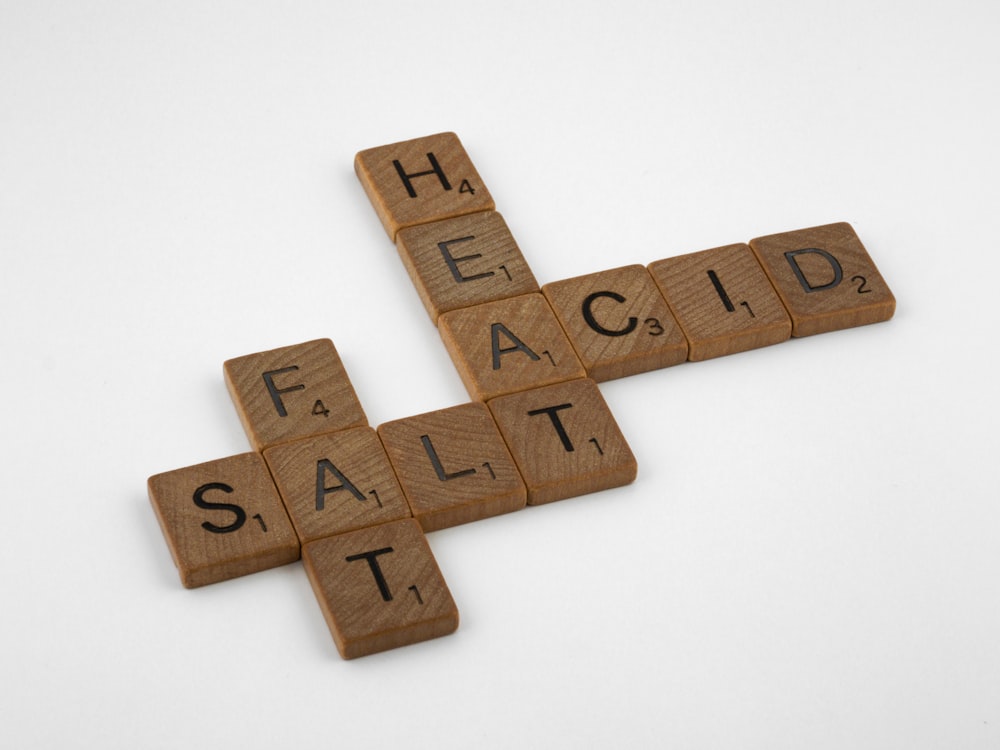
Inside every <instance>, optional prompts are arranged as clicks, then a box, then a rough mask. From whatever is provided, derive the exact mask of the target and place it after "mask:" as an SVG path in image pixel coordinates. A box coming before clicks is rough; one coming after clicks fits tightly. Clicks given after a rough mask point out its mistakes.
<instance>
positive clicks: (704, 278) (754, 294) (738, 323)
mask: <svg viewBox="0 0 1000 750" xmlns="http://www.w3.org/2000/svg"><path fill="white" fill-rule="evenodd" d="M648 268H649V272H650V274H651V275H652V277H653V279H654V280H655V281H656V283H657V285H658V286H659V287H660V291H662V292H663V296H664V298H665V299H666V300H667V304H668V305H669V306H670V309H671V310H672V311H673V313H674V317H675V318H676V319H677V322H678V323H679V324H680V327H681V329H682V330H683V331H684V335H685V337H686V338H687V340H688V346H689V352H688V359H689V360H690V361H692V362H699V361H702V360H705V359H710V358H712V357H720V356H723V355H726V354H735V353H736V352H742V351H747V350H749V349H756V348H757V347H761V346H768V345H770V344H777V343H779V342H782V341H786V340H788V338H789V337H790V336H791V330H792V324H791V320H790V319H789V317H788V313H787V312H786V311H785V307H784V305H782V304H781V300H780V299H778V295H777V294H775V291H774V288H773V287H772V286H771V282H770V281H768V278H767V276H766V275H765V274H764V271H763V269H761V267H760V264H759V263H758V262H757V260H756V258H755V257H754V255H753V252H752V251H751V250H750V248H749V246H747V245H745V244H736V245H726V246H724V247H717V248H713V249H711V250H702V251H701V252H697V253H690V254H688V255H679V256H677V257H674V258H666V259H664V260H658V261H656V262H654V263H651V264H650V265H649V266H648Z"/></svg>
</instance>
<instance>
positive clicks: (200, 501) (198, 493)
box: [194, 482, 247, 534]
mask: <svg viewBox="0 0 1000 750" xmlns="http://www.w3.org/2000/svg"><path fill="white" fill-rule="evenodd" d="M209 490H220V491H222V492H232V491H233V488H232V487H230V486H229V485H228V484H223V483H222V482H209V483H208V484H203V485H202V486H201V487H199V488H198V489H196V490H195V491H194V504H195V505H197V506H198V507H199V508H204V509H205V510H228V511H229V512H230V513H234V514H236V520H235V521H233V522H232V523H231V524H229V525H228V526H216V525H215V524H214V523H209V522H208V521H205V522H204V523H203V524H202V525H201V527H202V528H203V529H205V530H206V531H211V532H212V533H213V534H227V533H229V532H230V531H236V530H237V529H238V528H240V527H241V526H242V525H243V524H244V522H245V521H246V520H247V514H246V511H245V510H243V508H241V507H240V506H238V505H233V504H232V503H210V502H208V500H205V499H204V497H203V496H204V494H205V493H206V492H208V491H209Z"/></svg>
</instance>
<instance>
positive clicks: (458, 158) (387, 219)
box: [354, 133, 494, 240]
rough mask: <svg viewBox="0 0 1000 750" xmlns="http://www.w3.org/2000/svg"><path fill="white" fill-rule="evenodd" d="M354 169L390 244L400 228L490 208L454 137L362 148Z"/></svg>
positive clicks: (442, 135) (490, 201) (447, 135)
mask: <svg viewBox="0 0 1000 750" xmlns="http://www.w3.org/2000/svg"><path fill="white" fill-rule="evenodd" d="M354 171H355V172H357V175H358V179H359V180H361V186H362V187H363V188H364V189H365V193H367V194H368V199H369V200H370V201H371V202H372V206H373V207H374V208H375V212H376V213H377V214H378V217H379V219H381V220H382V225H383V226H384V227H385V231H386V232H388V234H389V238H390V239H392V240H395V239H396V233H397V232H398V231H399V230H400V229H403V228H404V227H410V226H414V225H416V224H426V223H428V222H431V221H441V220H442V219H450V218H452V217H453V216H463V215H464V214H471V213H475V212H477V211H492V210H493V208H494V205H493V198H492V197H490V193H489V191H488V190H487V189H486V186H485V185H484V184H483V181H482V180H481V179H480V177H479V173H478V172H476V168H475V166H473V164H472V160H471V159H469V155H468V154H467V153H466V152H465V148H464V147H463V146H462V142H461V141H459V140H458V136H457V135H455V134H454V133H438V134H437V135H429V136H425V137H423V138H415V139H413V140H410V141H402V142H400V143H392V144H389V145H388V146H378V147H376V148H370V149H366V150H365V151H361V152H359V153H358V154H357V156H355V158H354Z"/></svg>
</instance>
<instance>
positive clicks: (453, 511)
mask: <svg viewBox="0 0 1000 750" xmlns="http://www.w3.org/2000/svg"><path fill="white" fill-rule="evenodd" d="M378 434H379V437H380V438H381V439H382V442H383V443H384V444H385V450H386V453H388V455H389V460H390V461H391V462H392V465H393V467H394V468H395V469H396V475H397V476H398V477H399V483H400V485H402V487H403V492H404V493H405V494H406V499H407V501H408V502H409V504H410V510H411V511H412V512H413V516H414V518H416V519H417V520H418V521H419V522H420V525H421V526H422V527H423V529H424V531H434V530H436V529H443V528H447V527H449V526H457V525H458V524H462V523H468V522H470V521H477V520H479V519H481V518H488V517H490V516H496V515H499V514H501V513H509V512H511V511H515V510H519V509H521V508H523V507H524V504H525V500H526V498H527V495H526V493H525V489H524V482H522V481H521V475H520V474H519V473H518V471H517V468H516V467H515V465H514V461H513V459H512V458H511V455H510V451H508V450H507V446H506V444H505V443H504V441H503V438H502V437H501V436H500V432H499V430H497V426H496V423H494V421H493V417H491V416H490V412H489V410H488V409H487V408H486V407H485V406H484V405H483V404H481V403H478V402H473V403H469V404H461V405H460V406H453V407H450V408H447V409H440V410H438V411H433V412H428V413H426V414H418V415H417V416H413V417H407V418H405V419H397V420H395V421H394V422H386V423H385V424H383V425H379V428H378Z"/></svg>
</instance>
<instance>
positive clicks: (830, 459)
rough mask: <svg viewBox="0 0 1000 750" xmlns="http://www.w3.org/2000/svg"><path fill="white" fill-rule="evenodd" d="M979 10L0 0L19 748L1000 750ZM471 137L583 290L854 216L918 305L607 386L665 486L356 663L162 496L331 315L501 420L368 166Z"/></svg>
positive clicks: (565, 507) (417, 375)
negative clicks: (598, 277) (588, 276)
mask: <svg viewBox="0 0 1000 750" xmlns="http://www.w3.org/2000/svg"><path fill="white" fill-rule="evenodd" d="M998 30H1000V10H998V6H997V5H996V4H995V3H989V2H984V1H983V0H958V1H957V2H948V3H945V2H940V1H938V0H922V1H920V2H914V3H910V4H907V5H900V4H898V3H893V2H888V1H887V0H867V1H866V2H855V1H853V0H848V1H847V2H841V3H829V2H822V1H820V0H806V1H805V2H795V3H792V2H782V1H781V0H764V1H763V2H760V3H755V4H745V3H739V2H733V1H731V0H716V1H711V0H709V1H707V2H687V1H686V0H682V1H680V2H667V3H652V2H641V1H639V0H623V1H622V2H618V3H608V2H601V3H598V2H576V3H564V2H559V3H527V2H519V1H515V2H509V3H504V4H501V5H497V4H486V3H481V2H462V3H459V2H452V1H445V0H434V1H429V2H421V3H402V2H400V3H392V2H386V1H384V0H376V1H374V2H368V3H352V4H348V3H346V2H325V3H322V2H303V3H296V4H294V5H289V4H286V3H277V2H266V1H264V0H261V1H260V2H228V1H219V2H209V3H204V2H198V3H195V2H187V0H181V1H180V2H175V3H170V4H156V3H125V2H116V1H114V0H109V1H107V2H96V1H94V2H62V1H60V0H52V1H51V2H37V3H18V2H5V3H2V4H0V102H2V105H0V252H2V253H3V256H2V257H3V260H4V269H3V271H2V273H0V321H2V323H0V352H3V356H4V362H3V366H2V367H0V393H2V394H3V396H4V398H3V419H2V421H0V430H2V432H0V435H2V441H3V442H2V448H3V452H2V454H0V455H2V459H0V460H2V466H3V469H4V471H3V481H2V483H0V536H2V540H3V541H2V542H0V571H2V573H0V601H2V602H3V608H2V609H3V614H2V616H0V634H2V636H3V637H2V639H0V673H2V674H3V680H2V682H0V705H2V706H3V720H2V721H0V745H2V746H4V747H11V748H56V747H59V748H62V747H67V746H100V747H102V748H130V749H131V748H135V747H137V746H138V747H149V748H152V747H163V748H176V747H184V748H189V749H191V748H210V747H241V748H257V747H261V748H262V747H273V746H275V745H278V744H280V745H282V746H284V747H297V748H306V747H332V746H337V747H340V746H343V747H348V746H352V747H359V746H363V747H435V748H445V747H454V748H469V747H475V748H510V747H513V746H517V747H526V748H527V747H546V748H549V747H567V748H570V747H572V748H578V747H594V748H604V747H706V748H720V747H733V748H768V749H769V750H770V749H773V748H783V747H787V748H803V747H809V748H852V749H856V748H878V750H885V749H886V748H901V749H902V748H905V749H906V750H913V749H914V748H949V749H950V748H996V747H998V746H1000V639H998V638H997V633H998V631H1000V585H998V582H997V581H998V576H997V571H998V569H1000V544H998V541H1000V540H998V537H1000V508H998V503H997V500H998V495H997V490H996V481H995V477H994V474H995V471H994V464H995V460H994V455H993V454H994V453H995V450H996V447H997V441H996V436H995V424H996V422H997V419H998V417H1000V410H998V402H997V395H996V393H997V391H996V386H995V375H994V367H993V364H994V360H995V356H994V351H993V350H994V349H995V340H996V330H997V323H998V317H997V312H996V310H997V307H996V304H995V302H994V300H993V296H994V295H993V294H992V287H993V283H994V280H995V278H996V277H997V273H998V271H1000V268H998V263H997V252H996V251H997V243H996V240H995V236H996V231H995V228H994V227H993V217H994V214H995V213H996V207H997V198H998V193H997V189H996V184H995V175H996V174H997V171H998V169H1000V154H998V145H997V144H998V139H997V135H996V134H997V133H998V132H1000V109H998V98H997V86H998V83H1000V52H998V47H997V45H996V44H995V37H996V32H997V31H998ZM443 130H453V131H455V132H457V133H458V134H459V136H460V137H461V138H462V140H463V142H464V144H465V146H466V148H467V149H468V150H469V152H470V155H471V157H472V159H473V161H474V162H475V164H476V166H477V168H478V170H479V171H480V173H481V175H482V177H483V179H484V181H485V182H486V183H487V185H488V186H489V188H490V191H491V192H492V193H493V196H494V198H495V200H496V203H497V206H498V208H499V210H501V211H502V212H503V214H504V216H505V218H506V219H507V221H508V223H509V225H510V227H511V229H512V231H513V233H514V235H515V237H516V238H517V240H518V242H519V244H520V246H521V248H522V250H523V251H524V254H525V256H526V258H527V260H528V262H529V263H530V264H531V267H532V269H533V271H534V273H535V275H536V276H537V278H538V280H539V281H540V282H542V283H545V282H548V281H554V280H558V279H561V278H567V277H570V276H574V275H578V274H582V273H588V272H592V271H598V270H602V269H607V268H612V267H616V266H620V265H625V264H628V263H643V264H647V263H649V262H651V261H654V260H658V259H660V258H665V257H669V256H672V255H678V254H681V253H686V252H692V251H695V250H701V249H705V248H710V247H717V246H720V245H724V244H728V243H731V242H740V241H746V240H749V239H751V238H752V237H755V236H760V235H764V234H770V233H774V232H780V231H785V230H791V229H798V228H802V227H807V226H814V225H818V224H825V223H830V222H834V221H849V222H851V223H852V224H853V225H854V227H855V229H856V230H857V232H858V234H859V236H860V237H861V239H862V241H863V242H864V243H865V245H866V246H867V248H868V250H869V252H870V253H871V255H872V256H873V258H874V259H875V262H876V263H877V264H878V266H879V269H880V270H881V272H882V274H883V275H884V276H885V278H886V280H887V282H888V283H889V285H890V287H891V288H892V290H893V292H894V293H895V295H896V298H897V302H898V308H897V313H896V316H895V318H894V319H893V320H892V321H890V322H888V323H882V324H878V325H873V326H867V327H864V328H858V329H852V330H848V331H841V332H837V333H831V334H825V335H822V336H816V337H812V338H808V339H798V340H792V341H789V342H787V343H784V344H781V345H778V346H774V347H769V348H766V349H761V350H757V351H753V352H748V353H744V354H739V355H734V356H731V357H725V358H721V359H717V360H713V361H709V362H703V363H697V364H692V363H688V364H684V365H680V366H677V367H674V368H669V369H665V370H660V371H657V372H652V373H648V374H644V375H640V376H634V377H631V378H625V379H622V380H618V381H613V382H609V383H604V384H602V385H601V390H602V392H603V394H604V396H605V398H606V399H607V401H608V403H609V405H610V407H611V409H612V411H613V412H614V414H615V417H616V418H617V420H618V422H619V425H620V426H621V428H622V431H623V432H624V434H625V436H626V438H627V439H628V441H629V443H630V445H631V446H632V448H633V450H634V452H635V454H636V457H637V460H638V463H639V476H638V479H637V480H636V482H635V483H634V484H632V485H630V486H628V487H625V488H621V489H616V490H611V491H607V492H602V493H596V494H593V495H589V496H585V497H579V498H574V499H571V500H566V501H562V502H559V503H554V504H552V505H549V506H544V507H538V508H527V509H525V510H524V511H520V512H518V513H514V514H510V515H507V516H503V517H498V518H494V519H490V520H487V521H482V522H478V523H475V524H469V525H467V526H462V527H457V528H452V529H447V530H443V531H439V532H434V533H432V534H430V535H429V541H430V544H431V547H432V549H433V551H434V553H435V556H436V557H437V560H438V563H439V564H440V566H441V568H442V571H443V572H444V575H445V578H446V579H447V581H448V584H449V587H450V588H451V590H452V593H453V594H454V596H455V599H456V602H457V604H458V607H459V610H460V612H461V617H462V622H461V626H460V627H459V630H458V632H457V633H455V634H454V635H452V636H449V637H446V638H441V639H438V640H435V641H432V642H428V643H424V644H420V645H416V646H411V647H407V648H403V649H398V650H395V651H391V652H387V653H383V654H379V655H376V656H371V657H366V658H363V659H359V660H355V661H351V662H345V661H342V660H341V659H340V658H339V657H338V656H337V653H336V649H335V648H334V645H333V642H332V639H331V638H330V635H329V632H328V631H327V629H326V625H325V623H324V621H323V618H322V616H321V614H320V611H319V608H318V606H317V605H316V602H315V599H314V597H313V594H312V591H311V589H310V587H309V584H308V581H307V580H306V576H305V574H304V571H303V570H302V568H301V565H300V564H294V565H289V566H285V567H282V568H279V569H275V570H271V571H267V572H264V573H260V574H256V575H253V576H249V577H246V578H243V579H239V580H234V581H228V582H225V583H221V584H217V585H213V586H208V587H205V588H202V589H198V590H192V591H188V590H185V589H183V588H182V587H181V585H180V582H179V579H178V577H177V573H176V570H175V569H174V567H173V564H172V562H171V560H170V555H169V553H168V551H167V547H166V544H165V543H164V541H163V538H162V535H161V533H160V530H159V528H158V526H157V524H156V520H155V517H154V515H153V512H152V510H151V508H150V505H149V501H148V499H147V497H146V489H145V483H146V479H147V477H148V476H150V475H152V474H155V473H159V472H162V471H166V470H170V469H174V468H180V467H183V466H187V465H190V464H194V463H199V462H202V461H207V460H210V459H214V458H220V457H223V456H227V455H231V454H234V453H238V452H242V451H245V450H247V449H248V443H247V440H246V437H245V436H244V434H243V432H242V430H241V427H240V424H239V421H238V419H237V417H236V414H235V411H234V409H233V407H232V404H231V403H230V400H229V397H228V394H227V393H226V390H225V387H224V385H223V380H222V362H223V361H224V360H226V359H229V358H231V357H235V356H239V355H242V354H247V353H250V352H255V351H261V350H264V349H269V348H274V347H277V346H283V345H286V344H292V343H297V342H301V341H307V340H310V339H313V338H319V337H329V338H331V339H333V340H334V342H335V343H336V345H337V348H338V350H339V351H340V353H341V355H342V357H343V359H344V362H345V365H346V367H347V370H348V372H349V373H350V375H351V378H352V380H353V382H354V384H355V386H356V388H357V391H358V394H359V397H360V398H361V401H362V404H363V405H364V408H365V410H366V412H367V414H368V417H369V421H370V423H371V424H372V425H378V424H380V423H382V422H385V421H388V420H390V419H396V418H400V417H404V416H408V415H411V414H417V413H420V412H424V411H429V410H432V409H439V408H443V407H446V406H451V405H454V404H458V403H462V402H464V401H466V400H468V395H467V394H466V392H465V390H464V388H463V387H462V384H461V382H460V380H459V379H458V376H457V374H456V373H455V370H454V367H453V366H452V364H451V362H450V360H449V358H448V356H447V354H446V352H445V350H444V347H443V346H442V344H441V341H440V339H439V337H438V334H437V331H436V329H435V328H434V326H433V325H432V324H431V323H430V321H429V319H428V317H427V315H426V313H425V311H424V310H423V307H422V305H421V303H420V301H419V299H418V297H417V295H416V292H415V291H414V289H413V287H412V285H411V284H410V281H409V279H408V278H407V276H406V273H405V271H404V269H403V267H402V264H401V263H400V261H399V259H398V257H397V255H396V251H395V249H394V247H393V245H392V243H391V242H390V241H389V240H388V238H387V237H386V235H385V232H384V231H383V229H382V228H381V226H380V225H379V222H378V220H377V218H376V216H375V213H374V211H373V210H372V208H371V206H370V204H369V203H368V201H367V199H366V197H365V195H364V193H363V191H362V190H361V187H360V185H359V183H358V181H357V179H356V177H355V176H354V174H353V169H352V162H353V157H354V154H355V153H356V152H357V151H359V150H361V149H364V148H368V147H371V146H377V145H381V144H385V143H390V142H394V141H398V140H403V139H407V138H412V137H416V136H420V135H427V134H430V133H435V132H440V131H443Z"/></svg>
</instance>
